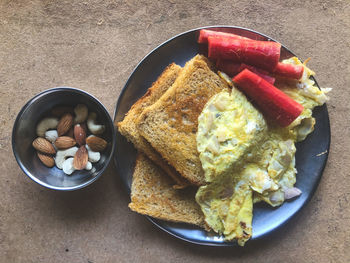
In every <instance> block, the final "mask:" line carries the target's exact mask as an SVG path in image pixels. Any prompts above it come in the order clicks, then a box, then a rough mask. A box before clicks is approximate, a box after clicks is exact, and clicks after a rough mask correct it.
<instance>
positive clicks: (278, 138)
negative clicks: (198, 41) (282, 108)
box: [196, 57, 329, 246]
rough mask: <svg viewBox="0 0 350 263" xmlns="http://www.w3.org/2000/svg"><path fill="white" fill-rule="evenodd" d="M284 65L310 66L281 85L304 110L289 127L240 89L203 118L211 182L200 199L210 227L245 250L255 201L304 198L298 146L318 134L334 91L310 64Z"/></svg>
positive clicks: (200, 137) (202, 150)
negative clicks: (322, 85) (319, 82)
mask: <svg viewBox="0 0 350 263" xmlns="http://www.w3.org/2000/svg"><path fill="white" fill-rule="evenodd" d="M283 63H291V64H296V65H303V67H304V75H303V77H302V78H301V79H300V80H299V81H282V82H280V83H278V85H277V84H276V86H277V87H278V88H280V89H281V90H282V91H283V92H284V93H286V94H287V95H288V96H289V97H291V98H293V99H294V100H295V101H297V102H298V103H300V104H301V105H303V106H304V110H303V112H302V113H301V114H300V116H299V117H298V118H297V119H295V120H294V121H293V122H292V123H291V124H290V125H289V126H287V127H285V128H281V127H279V126H277V125H275V124H274V123H271V122H270V121H268V120H266V119H265V118H264V116H263V115H262V114H261V113H260V112H259V110H258V109H256V108H255V107H254V106H253V105H252V104H251V102H250V101H249V100H248V99H247V98H246V97H245V95H244V94H243V93H241V92H240V91H239V90H238V89H236V88H235V87H234V86H233V87H232V91H231V92H230V93H229V92H227V91H222V92H220V93H218V94H216V95H214V96H213V97H212V98H211V99H210V100H209V101H208V102H207V104H206V105H205V107H204V108H203V111H202V113H201V114H200V116H199V118H198V131H197V137H196V139H197V149H198V152H199V157H200V160H201V163H202V167H203V170H204V172H205V179H206V182H208V184H207V185H205V186H201V187H200V188H199V189H198V191H197V194H196V201H197V203H198V204H199V205H200V207H201V209H202V211H203V213H204V216H205V222H206V223H207V225H208V226H209V227H210V228H211V229H213V230H214V231H215V232H217V233H219V234H223V235H224V237H225V240H237V242H238V244H239V245H241V246H243V245H244V244H245V242H246V241H247V240H249V238H250V237H251V236H252V219H253V204H254V203H256V202H260V201H264V202H266V203H268V204H270V205H271V206H273V207H276V206H279V205H281V204H283V202H284V201H285V200H286V199H289V198H292V197H296V196H297V195H299V194H301V191H300V190H299V189H297V188H295V187H294V184H295V182H296V173H297V170H296V168H295V152H296V148H295V142H298V141H302V140H304V139H305V138H306V136H307V135H308V134H310V133H311V132H312V131H313V129H314V125H315V119H314V118H313V117H312V109H313V108H314V107H316V106H320V105H322V104H324V103H325V102H326V100H327V99H328V98H327V96H326V93H327V92H329V89H321V90H320V89H318V88H317V86H315V83H314V81H313V80H312V79H311V78H310V77H311V76H312V75H314V72H313V71H311V70H310V69H309V68H307V67H306V66H305V64H302V63H301V62H300V61H299V60H298V59H297V58H296V57H293V58H290V59H287V60H284V61H283ZM291 193H292V194H291Z"/></svg>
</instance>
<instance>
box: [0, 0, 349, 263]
mask: <svg viewBox="0 0 350 263" xmlns="http://www.w3.org/2000/svg"><path fill="white" fill-rule="evenodd" d="M71 2H72V1H19V0H18V1H10V0H7V1H6V0H0V61H1V64H0V95H1V96H0V110H1V114H0V160H1V161H2V163H1V168H2V172H1V173H0V193H1V198H0V262H86V263H87V262H94V263H96V262H164V261H165V262H213V261H214V260H216V261H220V262H262V261H265V262H269V263H270V262H317V263H319V262H350V249H349V244H350V204H349V202H350V190H349V189H350V177H349V176H350V172H349V171H350V162H349V149H350V127H349V126H350V106H349V105H350V104H349V99H350V88H349V85H350V74H349V71H350V66H349V65H350V4H349V1H330V0H329V1H303V2H300V1H282V0H279V1H236V0H234V1H219V2H216V1H207V0H205V1H199V0H195V1H175V0H169V1H164V2H163V1H162V2H160V1H159V2H158V1H149V2H145V1H132V0H129V1H125V2H120V1H94V2H92V1H80V2H79V1H75V3H74V4H72V3H71ZM275 2H277V3H275ZM214 24H230V25H238V26H243V27H249V28H253V29H255V30H257V31H260V32H263V33H265V34H268V35H270V36H271V37H273V38H275V39H278V40H280V41H281V42H283V43H284V44H285V45H286V46H287V47H289V48H290V49H292V50H293V51H295V52H296V54H297V55H298V56H299V57H300V58H301V59H306V58H307V57H312V60H311V62H310V64H309V65H310V67H311V68H312V69H313V70H315V71H316V73H317V76H316V77H317V80H318V82H319V84H320V85H321V86H323V87H333V88H334V90H333V92H332V93H331V98H332V100H331V101H330V102H329V103H328V107H329V112H330V119H331V126H332V143H331V152H330V155H329V160H328V164H327V167H326V169H325V172H324V174H323V178H322V181H321V183H320V186H319V187H318V189H317V191H316V193H315V196H314V197H313V198H312V200H311V202H310V203H309V204H308V205H307V206H306V207H305V209H304V210H303V211H302V212H301V213H300V214H299V215H298V216H297V217H296V218H294V219H293V220H292V221H291V222H290V223H289V224H288V225H287V226H286V227H285V228H283V229H281V230H280V231H278V232H276V233H275V234H273V235H272V236H270V237H269V238H266V239H264V240H262V241H258V242H252V243H249V242H248V243H247V245H246V247H244V248H227V249H220V248H206V247H200V246H195V245H190V244H187V243H185V242H182V241H179V240H176V239H174V238H173V237H170V236H169V235H167V234H166V233H164V232H162V231H160V230H158V229H156V228H155V227H154V226H153V225H152V224H151V223H150V222H149V221H148V220H147V219H146V218H144V217H142V216H139V215H136V214H135V213H133V212H131V211H130V209H129V208H128V207H127V205H128V202H129V197H128V196H127V194H126V193H125V192H124V190H123V187H122V183H121V181H120V179H119V178H118V176H117V174H115V172H114V167H113V164H111V165H110V167H109V168H108V169H107V171H106V172H105V174H104V175H103V176H102V177H101V178H100V179H99V180H98V181H97V182H95V183H94V184H93V185H91V186H89V187H87V188H86V189H83V190H80V191H76V192H68V193H62V192H55V191H50V190H47V189H44V188H42V187H40V186H39V185H37V184H35V183H34V182H32V181H31V180H30V179H28V178H27V177H26V176H25V175H24V174H23V172H22V171H21V170H20V168H19V167H18V166H17V163H16V161H15V159H14V157H13V155H12V150H11V129H12V125H13V122H14V119H15V117H16V115H17V113H18V112H19V110H20V108H21V107H22V106H23V105H24V104H25V102H26V101H28V100H29V99H30V98H31V97H32V96H33V95H35V94H37V93H38V92H40V91H42V90H45V89H47V88H51V87H54V86H58V85H69V86H73V87H77V88H81V89H84V90H86V91H88V92H90V93H91V94H93V95H95V96H96V97H97V98H98V99H100V100H101V101H102V103H103V104H104V105H105V106H106V107H107V109H108V110H109V112H110V113H111V114H112V113H113V110H114V106H115V103H116V100H117V97H118V95H119V93H120V90H121V87H122V86H123V85H124V83H125V82H126V80H127V77H128V75H129V74H130V73H131V71H132V69H133V68H134V67H135V66H136V64H137V63H138V61H139V60H140V59H141V58H142V57H143V56H144V55H145V54H146V53H147V52H149V51H150V50H151V49H153V48H154V47H156V46H157V45H158V44H160V43H161V42H162V41H164V40H166V39H168V38H169V37H171V36H173V35H174V34H177V33H180V32H182V31H185V30H188V29H191V28H194V27H198V26H203V25H214Z"/></svg>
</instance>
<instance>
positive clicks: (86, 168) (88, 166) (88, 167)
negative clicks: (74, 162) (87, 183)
mask: <svg viewBox="0 0 350 263" xmlns="http://www.w3.org/2000/svg"><path fill="white" fill-rule="evenodd" d="M91 169H92V163H90V162H87V164H86V167H85V170H88V171H90V170H91Z"/></svg>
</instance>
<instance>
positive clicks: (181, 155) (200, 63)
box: [137, 55, 228, 185]
mask: <svg viewBox="0 0 350 263" xmlns="http://www.w3.org/2000/svg"><path fill="white" fill-rule="evenodd" d="M209 64H211V63H209V61H208V59H207V58H206V57H204V56H203V55H196V56H195V57H194V58H192V59H191V60H190V61H188V62H187V63H186V65H185V66H184V67H183V69H182V70H181V72H180V74H179V76H178V77H177V79H176V80H175V82H174V84H173V85H172V86H171V87H170V88H169V89H168V90H167V91H166V93H164V95H163V96H162V97H161V98H159V100H158V101H156V102H155V103H154V104H152V105H151V106H149V107H147V108H146V109H145V110H144V111H143V112H142V114H141V115H140V117H138V119H137V128H138V130H139V132H140V134H141V135H142V136H143V137H144V138H145V139H146V140H147V141H148V142H149V143H150V144H151V145H152V146H153V148H154V149H155V150H156V151H158V152H159V153H160V154H161V155H162V157H163V158H164V159H166V160H167V161H168V162H169V164H171V165H172V166H173V167H174V168H175V169H176V170H177V171H178V172H179V173H180V174H181V175H182V176H183V177H185V178H186V179H187V180H188V181H189V182H190V183H192V184H194V185H204V184H205V180H204V171H203V169H202V167H201V162H200V160H199V154H198V151H197V145H196V132H197V126H198V116H199V114H200V112H201V111H202V109H203V107H204V105H205V103H206V102H207V101H208V100H209V98H210V97H211V96H213V95H214V94H216V93H218V92H220V91H221V90H223V89H228V86H227V84H226V83H224V82H223V80H222V79H221V78H220V77H219V76H218V75H217V74H216V73H214V72H213V71H212V70H210V68H209Z"/></svg>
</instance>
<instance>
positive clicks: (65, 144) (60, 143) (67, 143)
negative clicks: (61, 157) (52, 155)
mask: <svg viewBox="0 0 350 263" xmlns="http://www.w3.org/2000/svg"><path fill="white" fill-rule="evenodd" d="M75 144H76V141H75V140H74V139H73V138H71V137H69V136H61V137H58V138H57V139H56V141H55V146H56V147H57V148H58V149H60V150H61V149H67V148H70V147H73V146H74V145H75Z"/></svg>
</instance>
